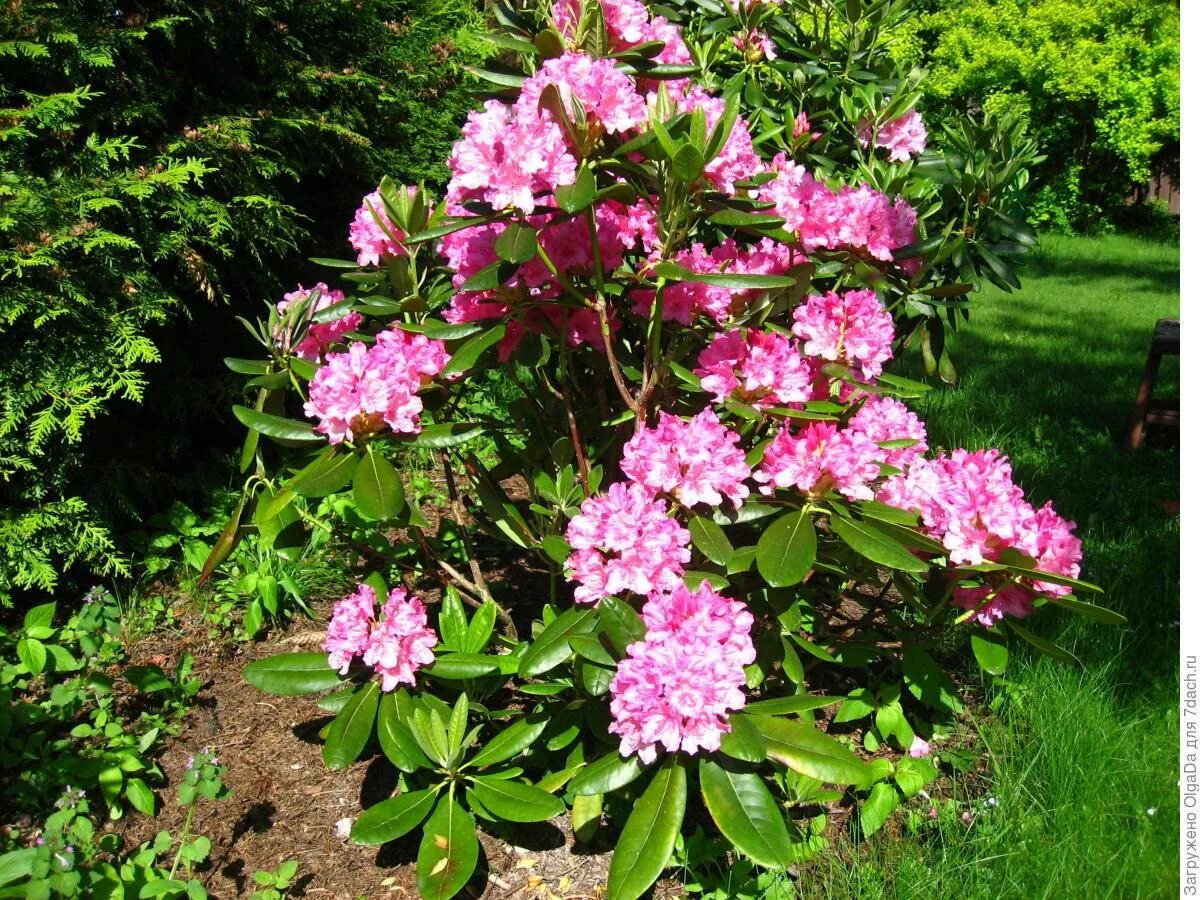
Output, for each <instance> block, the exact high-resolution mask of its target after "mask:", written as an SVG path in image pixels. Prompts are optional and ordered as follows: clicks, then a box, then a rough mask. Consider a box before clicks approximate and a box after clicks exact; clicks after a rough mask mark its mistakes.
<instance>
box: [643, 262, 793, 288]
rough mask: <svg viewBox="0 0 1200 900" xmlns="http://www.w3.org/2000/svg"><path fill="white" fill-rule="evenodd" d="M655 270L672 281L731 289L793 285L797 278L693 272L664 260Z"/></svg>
mask: <svg viewBox="0 0 1200 900" xmlns="http://www.w3.org/2000/svg"><path fill="white" fill-rule="evenodd" d="M654 270H655V272H657V273H658V274H659V275H661V276H662V277H663V278H666V279H669V280H670V281H686V282H689V283H692V284H707V285H711V286H713V287H720V288H725V289H726V290H729V291H750V290H756V291H762V290H770V289H772V288H785V287H791V286H792V285H793V284H795V283H796V279H795V278H792V277H790V276H788V275H741V274H737V273H718V272H693V271H692V270H690V269H685V268H684V267H683V266H681V265H679V264H678V263H674V262H670V261H669V260H668V261H664V262H660V263H658V264H657V265H656V266H655V267H654Z"/></svg>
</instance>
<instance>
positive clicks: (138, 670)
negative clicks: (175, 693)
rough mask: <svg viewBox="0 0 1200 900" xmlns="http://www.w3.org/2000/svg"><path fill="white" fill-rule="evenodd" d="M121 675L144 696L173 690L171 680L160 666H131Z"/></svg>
mask: <svg viewBox="0 0 1200 900" xmlns="http://www.w3.org/2000/svg"><path fill="white" fill-rule="evenodd" d="M121 674H122V675H124V676H125V679H126V680H127V681H128V682H129V683H130V684H132V685H133V686H134V687H135V688H137V689H138V690H139V691H141V692H142V693H143V694H152V693H155V692H156V691H169V690H170V689H171V679H170V678H168V677H167V674H166V673H165V672H164V671H163V670H162V669H161V668H159V667H158V666H154V665H151V666H130V667H129V668H127V669H126V670H125V671H124V672H122V673H121Z"/></svg>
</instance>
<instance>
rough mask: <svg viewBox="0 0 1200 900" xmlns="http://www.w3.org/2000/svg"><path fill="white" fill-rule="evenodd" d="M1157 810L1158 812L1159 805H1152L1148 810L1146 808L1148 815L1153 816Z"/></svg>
mask: <svg viewBox="0 0 1200 900" xmlns="http://www.w3.org/2000/svg"><path fill="white" fill-rule="evenodd" d="M1156 812H1158V807H1157V806H1152V807H1150V808H1149V809H1148V810H1146V815H1148V816H1152V815H1154V814H1155V813H1156Z"/></svg>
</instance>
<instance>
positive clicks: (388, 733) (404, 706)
mask: <svg viewBox="0 0 1200 900" xmlns="http://www.w3.org/2000/svg"><path fill="white" fill-rule="evenodd" d="M411 711H412V700H411V699H410V698H409V696H408V694H407V693H405V692H404V690H403V689H397V690H394V691H388V692H387V693H386V694H384V695H383V697H382V698H381V699H380V701H379V719H378V722H377V724H376V733H377V734H378V736H379V747H380V749H381V750H383V755H384V756H386V757H387V758H388V761H389V762H391V764H392V765H394V766H395V767H396V768H397V769H399V770H400V771H401V772H415V771H416V770H417V769H423V768H432V767H433V763H431V762H430V761H429V757H427V756H426V755H425V754H424V752H422V750H421V747H420V745H419V744H418V743H417V742H416V740H415V739H414V738H413V735H412V731H410V730H409V727H408V715H409V713H410V712H411Z"/></svg>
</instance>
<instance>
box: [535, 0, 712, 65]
mask: <svg viewBox="0 0 1200 900" xmlns="http://www.w3.org/2000/svg"><path fill="white" fill-rule="evenodd" d="M600 12H601V14H602V15H603V17H604V27H605V31H606V33H607V37H608V44H609V50H610V51H611V52H619V51H621V50H628V49H629V48H630V47H636V46H637V45H638V44H648V43H650V42H652V41H653V42H657V41H662V43H663V44H664V46H663V49H662V50H661V51H659V53H658V55H657V56H655V57H654V60H655V62H657V63H659V64H660V65H686V64H688V63H690V62H691V61H692V55H691V53H689V52H688V48H687V44H685V43H684V41H683V33H682V32H681V31H680V29H679V27H678V26H677V25H673V24H672V23H671V22H670V21H668V20H667V19H665V18H664V17H662V16H655V17H654V18H653V19H652V18H650V12H649V10H648V9H647V7H646V4H645V3H643V2H642V0H600ZM551 18H552V19H553V21H554V27H555V28H557V29H558V30H559V32H560V33H561V34H562V35H563V37H565V38H566V39H567V40H568V41H573V42H577V40H578V38H579V36H578V35H577V34H576V31H577V26H578V24H579V0H555V3H554V6H553V9H552V10H551ZM668 84H669V83H668ZM676 84H679V82H676Z"/></svg>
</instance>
